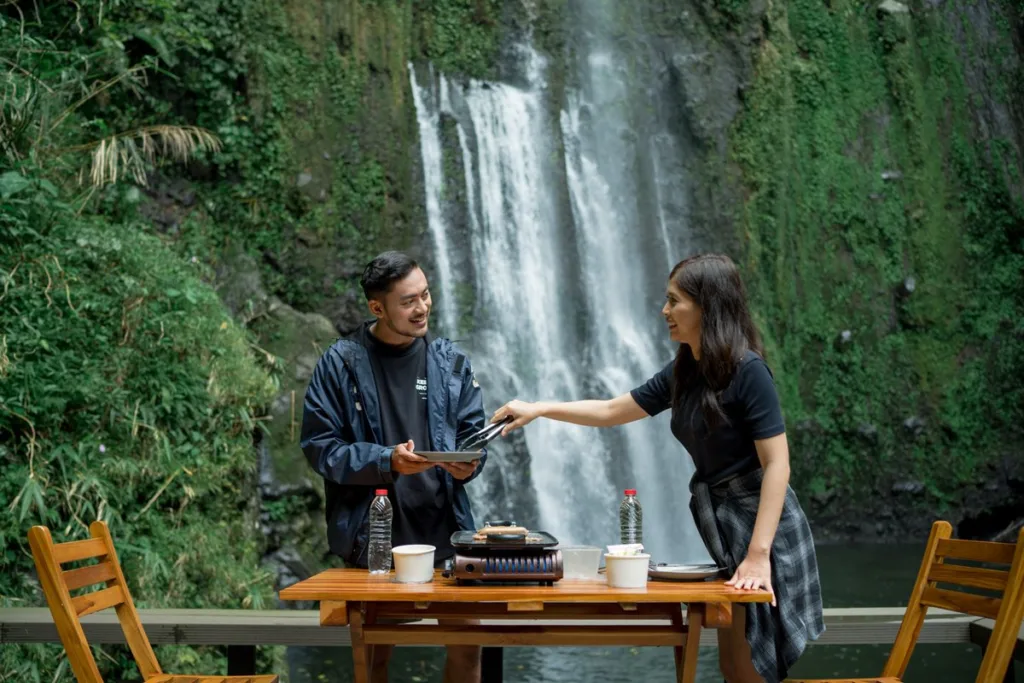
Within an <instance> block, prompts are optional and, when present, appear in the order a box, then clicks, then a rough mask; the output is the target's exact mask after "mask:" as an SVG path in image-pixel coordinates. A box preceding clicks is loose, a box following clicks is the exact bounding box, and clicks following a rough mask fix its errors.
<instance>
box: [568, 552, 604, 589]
mask: <svg viewBox="0 0 1024 683" xmlns="http://www.w3.org/2000/svg"><path fill="white" fill-rule="evenodd" d="M559 550H560V551H561V552H562V578H563V579H569V580H570V581H571V580H573V579H577V580H584V581H585V580H596V579H597V569H598V566H599V565H600V564H601V549H600V548H598V547H596V546H591V545H569V546H565V547H560V548H559Z"/></svg>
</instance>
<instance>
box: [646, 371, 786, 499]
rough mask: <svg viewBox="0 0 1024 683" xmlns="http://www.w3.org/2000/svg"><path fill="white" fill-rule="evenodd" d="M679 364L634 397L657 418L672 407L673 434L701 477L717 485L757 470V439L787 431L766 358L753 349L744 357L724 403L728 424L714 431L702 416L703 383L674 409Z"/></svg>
mask: <svg viewBox="0 0 1024 683" xmlns="http://www.w3.org/2000/svg"><path fill="white" fill-rule="evenodd" d="M674 365H675V363H674V362H671V363H669V364H668V365H666V366H665V367H664V368H663V369H662V370H661V372H659V373H658V374H656V375H655V376H654V377H651V378H650V379H649V380H647V382H646V383H644V384H643V385H641V386H639V387H637V388H636V389H633V390H632V391H631V392H629V393H630V395H632V397H633V400H634V401H636V402H637V405H639V406H640V407H641V408H643V409H644V411H645V412H646V413H647V414H648V415H651V416H652V417H653V416H654V415H657V414H658V413H660V412H662V411H663V410H665V409H667V408H672V434H674V435H675V437H676V439H678V440H679V442H680V443H681V444H683V446H684V447H685V448H686V450H687V451H689V453H690V456H691V457H692V458H693V462H694V465H695V466H696V469H697V478H698V479H699V480H701V481H706V482H708V483H712V484H713V483H715V482H717V481H720V480H722V479H724V478H725V477H728V476H731V475H733V474H736V473H740V472H747V471H750V470H752V469H754V468H756V467H758V466H759V462H758V458H757V451H756V450H755V448H754V441H755V440H757V439H767V438H769V437H772V436H777V435H779V434H782V433H784V432H785V431H786V425H785V422H783V419H782V410H781V408H780V406H779V397H778V394H777V393H776V391H775V382H774V380H773V379H772V374H771V371H770V370H769V369H768V365H767V364H766V363H765V362H764V360H763V359H762V358H761V357H760V356H759V355H757V353H755V352H753V351H747V352H746V354H744V356H743V358H742V360H741V361H740V364H739V367H738V368H737V369H736V373H735V374H734V375H733V378H732V380H731V381H730V382H729V386H728V387H726V389H725V391H723V392H722V396H721V399H720V401H721V405H722V410H723V411H725V415H726V417H727V418H728V421H722V422H721V423H720V424H719V425H718V426H717V427H716V428H715V429H714V430H712V431H710V432H709V430H708V426H707V423H706V422H705V421H704V416H703V413H702V412H701V389H702V387H703V379H697V380H695V381H694V382H693V383H692V385H691V386H688V387H686V388H685V389H684V390H683V391H682V392H681V393H680V396H679V401H678V403H677V404H676V405H672V388H673V385H674V384H675V379H674V377H673V366H674Z"/></svg>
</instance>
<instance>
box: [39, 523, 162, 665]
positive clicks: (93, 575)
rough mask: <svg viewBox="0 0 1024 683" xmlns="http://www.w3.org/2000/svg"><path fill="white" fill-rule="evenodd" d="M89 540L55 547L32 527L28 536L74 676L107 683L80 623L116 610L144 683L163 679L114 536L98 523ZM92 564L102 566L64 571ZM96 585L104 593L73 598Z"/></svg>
mask: <svg viewBox="0 0 1024 683" xmlns="http://www.w3.org/2000/svg"><path fill="white" fill-rule="evenodd" d="M89 534H90V538H88V539H85V540H82V541H71V542H68V543H60V544H55V543H54V542H53V537H52V536H50V530H49V529H47V528H46V527H44V526H35V527H32V528H31V529H30V530H29V532H28V542H29V545H30V546H31V548H32V557H33V558H34V559H35V563H36V570H37V571H38V573H39V583H40V584H41V585H42V587H43V593H44V594H45V595H46V603H47V604H48V605H49V607H50V613H51V614H52V615H53V623H54V624H55V625H56V627H57V633H58V635H60V641H61V643H63V644H64V649H65V651H66V652H67V654H68V663H69V664H70V665H71V670H72V671H73V672H74V674H75V677H76V678H77V679H78V683H103V677H102V676H100V672H99V669H97V667H96V660H95V659H94V658H93V656H92V651H91V650H90V649H89V643H88V642H87V641H86V639H85V633H84V632H83V631H82V624H81V621H80V619H81V617H84V616H86V615H87V614H92V613H94V612H99V611H100V610H104V609H107V608H110V607H113V608H114V609H115V610H116V612H117V618H118V621H120V623H121V629H122V630H123V631H124V636H125V640H126V641H127V642H128V646H129V648H131V651H132V656H134V657H135V663H136V664H137V665H138V667H139V671H140V672H141V673H142V678H143V680H145V679H147V678H150V677H152V676H156V675H158V674H161V673H163V671H161V669H160V665H159V664H158V663H157V661H156V655H155V654H153V648H152V647H151V646H150V644H149V639H148V638H147V637H146V633H145V631H143V629H142V623H141V622H140V621H139V613H138V612H137V611H136V610H135V604H134V603H133V602H132V596H131V595H130V594H129V593H128V585H127V584H126V583H125V580H124V574H122V573H121V565H120V564H119V563H118V561H117V553H115V552H114V542H113V541H112V540H111V538H110V530H109V529H108V528H107V525H106V523H105V522H99V521H97V522H93V523H92V524H90V525H89ZM92 559H95V560H97V561H96V562H94V563H90V564H85V565H84V566H80V567H76V568H73V569H63V568H62V566H61V565H65V564H71V563H73V562H82V561H85V560H92ZM96 584H103V585H104V587H103V588H101V589H100V590H96V591H92V592H84V593H81V594H78V595H74V596H73V595H72V592H80V591H81V589H83V588H88V587H91V586H95V585H96Z"/></svg>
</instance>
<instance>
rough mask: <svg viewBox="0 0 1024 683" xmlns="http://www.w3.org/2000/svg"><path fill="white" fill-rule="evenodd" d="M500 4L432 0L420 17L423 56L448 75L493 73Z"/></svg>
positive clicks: (486, 0) (477, 0)
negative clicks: (423, 35) (424, 42)
mask: <svg viewBox="0 0 1024 683" xmlns="http://www.w3.org/2000/svg"><path fill="white" fill-rule="evenodd" d="M501 4H502V3H501V2H499V0H432V2H430V3H428V7H429V9H428V10H427V12H426V16H425V17H424V18H423V32H424V34H425V38H426V46H425V50H424V55H425V56H426V57H427V58H428V59H430V60H431V62H433V63H434V65H435V66H437V67H438V68H439V69H441V70H442V71H444V72H446V73H449V74H465V75H468V76H476V77H484V76H487V75H490V74H493V73H494V71H495V67H496V61H497V60H496V57H497V51H498V43H497V31H496V30H495V29H496V25H497V20H498V17H499V12H500V11H501Z"/></svg>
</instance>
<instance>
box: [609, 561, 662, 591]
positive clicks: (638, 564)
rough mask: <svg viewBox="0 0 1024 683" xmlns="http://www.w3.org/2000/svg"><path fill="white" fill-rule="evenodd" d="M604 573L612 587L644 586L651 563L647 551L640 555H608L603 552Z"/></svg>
mask: <svg viewBox="0 0 1024 683" xmlns="http://www.w3.org/2000/svg"><path fill="white" fill-rule="evenodd" d="M604 562H605V574H606V575H607V577H608V585H609V586H611V587H612V588H644V587H645V586H646V585H647V570H648V568H649V566H650V563H651V556H650V555H649V554H648V553H641V554H640V555H609V554H608V553H605V555H604Z"/></svg>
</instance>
